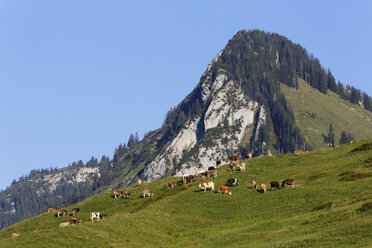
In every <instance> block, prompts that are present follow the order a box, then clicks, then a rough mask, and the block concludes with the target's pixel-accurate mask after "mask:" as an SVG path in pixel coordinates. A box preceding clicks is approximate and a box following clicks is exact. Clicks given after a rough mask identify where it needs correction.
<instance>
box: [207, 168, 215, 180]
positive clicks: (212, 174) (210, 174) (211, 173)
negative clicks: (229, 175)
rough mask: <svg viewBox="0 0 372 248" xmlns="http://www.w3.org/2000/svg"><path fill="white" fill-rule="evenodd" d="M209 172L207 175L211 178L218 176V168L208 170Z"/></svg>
mask: <svg viewBox="0 0 372 248" xmlns="http://www.w3.org/2000/svg"><path fill="white" fill-rule="evenodd" d="M207 173H208V176H207V177H210V178H212V177H213V178H217V170H210V171H208V172H207Z"/></svg>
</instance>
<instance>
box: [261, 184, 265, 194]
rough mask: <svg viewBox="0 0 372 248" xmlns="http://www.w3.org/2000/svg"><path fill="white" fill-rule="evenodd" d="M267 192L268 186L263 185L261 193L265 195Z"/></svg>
mask: <svg viewBox="0 0 372 248" xmlns="http://www.w3.org/2000/svg"><path fill="white" fill-rule="evenodd" d="M265 192H266V185H265V184H261V193H265Z"/></svg>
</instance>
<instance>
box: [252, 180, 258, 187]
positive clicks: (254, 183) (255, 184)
mask: <svg viewBox="0 0 372 248" xmlns="http://www.w3.org/2000/svg"><path fill="white" fill-rule="evenodd" d="M252 188H254V189H257V182H256V180H254V179H253V180H252Z"/></svg>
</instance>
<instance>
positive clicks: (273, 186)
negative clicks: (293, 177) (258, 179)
mask: <svg viewBox="0 0 372 248" xmlns="http://www.w3.org/2000/svg"><path fill="white" fill-rule="evenodd" d="M270 186H271V190H273V188H275V189H280V185H279V183H278V182H277V181H271V182H270Z"/></svg>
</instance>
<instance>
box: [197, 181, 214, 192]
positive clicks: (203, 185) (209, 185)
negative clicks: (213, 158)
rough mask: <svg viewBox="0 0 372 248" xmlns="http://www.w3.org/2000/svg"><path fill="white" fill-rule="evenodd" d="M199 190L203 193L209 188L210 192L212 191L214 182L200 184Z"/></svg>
mask: <svg viewBox="0 0 372 248" xmlns="http://www.w3.org/2000/svg"><path fill="white" fill-rule="evenodd" d="M199 188H201V189H204V192H205V191H207V188H211V191H214V182H208V183H201V184H199Z"/></svg>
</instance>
